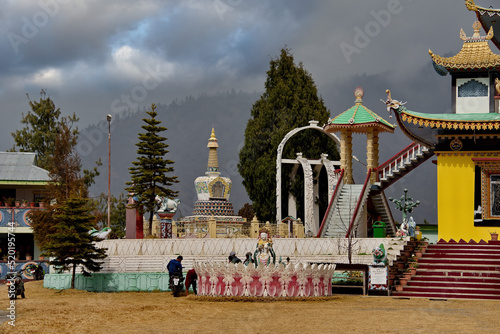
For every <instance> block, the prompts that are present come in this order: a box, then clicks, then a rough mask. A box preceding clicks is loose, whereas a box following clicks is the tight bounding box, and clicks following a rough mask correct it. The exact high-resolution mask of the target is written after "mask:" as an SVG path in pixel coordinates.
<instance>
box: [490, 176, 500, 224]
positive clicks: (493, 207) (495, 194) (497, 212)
mask: <svg viewBox="0 0 500 334" xmlns="http://www.w3.org/2000/svg"><path fill="white" fill-rule="evenodd" d="M490 215H491V217H496V218H500V174H491V175H490Z"/></svg>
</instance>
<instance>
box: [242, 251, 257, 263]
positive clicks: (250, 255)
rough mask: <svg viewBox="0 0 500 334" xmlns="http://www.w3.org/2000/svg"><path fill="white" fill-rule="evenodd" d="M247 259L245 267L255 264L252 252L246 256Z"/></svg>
mask: <svg viewBox="0 0 500 334" xmlns="http://www.w3.org/2000/svg"><path fill="white" fill-rule="evenodd" d="M245 256H246V258H245V261H243V264H244V265H245V266H248V265H249V264H251V263H252V264H253V263H255V261H254V259H253V258H252V252H248V253H246V254H245Z"/></svg>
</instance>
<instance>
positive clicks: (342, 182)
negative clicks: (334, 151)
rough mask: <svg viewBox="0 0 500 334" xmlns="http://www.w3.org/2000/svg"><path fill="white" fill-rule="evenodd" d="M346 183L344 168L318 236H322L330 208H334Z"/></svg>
mask: <svg viewBox="0 0 500 334" xmlns="http://www.w3.org/2000/svg"><path fill="white" fill-rule="evenodd" d="M343 185H344V169H342V170H341V171H340V177H339V181H338V182H337V185H336V186H335V190H334V191H333V195H332V198H331V200H330V204H328V209H326V213H325V215H324V216H323V221H322V222H321V225H320V227H319V232H318V235H317V238H320V237H321V234H322V232H323V228H324V227H325V224H326V221H327V220H328V216H329V215H330V210H331V208H332V205H333V203H334V202H335V199H336V197H337V194H339V193H340V192H339V189H341V188H342V187H343Z"/></svg>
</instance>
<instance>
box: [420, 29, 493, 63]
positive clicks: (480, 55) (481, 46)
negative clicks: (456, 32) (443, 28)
mask: <svg viewBox="0 0 500 334" xmlns="http://www.w3.org/2000/svg"><path fill="white" fill-rule="evenodd" d="M472 28H473V29H474V34H473V35H472V36H471V37H467V35H466V34H465V32H464V31H463V29H460V39H462V40H463V41H464V44H463V46H462V49H461V50H460V52H459V53H457V54H456V55H455V56H453V57H441V56H439V55H436V54H434V53H433V52H432V51H431V50H429V54H430V55H431V58H432V60H433V62H434V63H435V65H437V66H443V67H444V68H445V69H446V70H448V71H457V70H458V71H468V70H485V69H487V70H489V69H491V68H498V67H500V55H497V54H495V53H493V51H491V49H490V46H489V45H488V40H490V39H492V38H493V35H494V33H493V26H492V27H491V28H490V30H489V31H488V34H487V35H486V36H481V35H480V31H481V23H480V22H479V21H475V22H474V24H473V25H472Z"/></svg>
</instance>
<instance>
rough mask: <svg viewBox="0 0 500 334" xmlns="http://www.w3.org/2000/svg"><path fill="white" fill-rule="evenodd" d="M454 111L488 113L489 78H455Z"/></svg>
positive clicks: (460, 112) (458, 112)
mask: <svg viewBox="0 0 500 334" xmlns="http://www.w3.org/2000/svg"><path fill="white" fill-rule="evenodd" d="M456 98H457V102H456V113H457V114H470V113H489V111H490V107H489V105H490V102H489V78H473V79H471V78H457V90H456Z"/></svg>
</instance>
